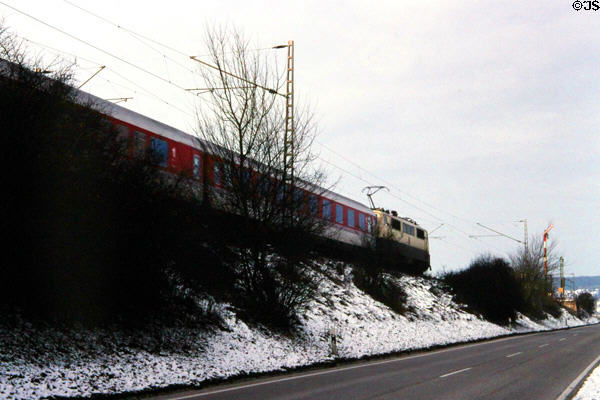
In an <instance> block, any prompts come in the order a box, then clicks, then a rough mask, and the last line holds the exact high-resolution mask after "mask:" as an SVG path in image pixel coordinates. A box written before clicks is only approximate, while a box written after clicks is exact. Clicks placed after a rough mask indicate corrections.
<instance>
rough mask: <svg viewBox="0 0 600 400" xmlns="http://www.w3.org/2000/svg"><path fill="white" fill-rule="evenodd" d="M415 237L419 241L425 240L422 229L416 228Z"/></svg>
mask: <svg viewBox="0 0 600 400" xmlns="http://www.w3.org/2000/svg"><path fill="white" fill-rule="evenodd" d="M417 237H418V238H419V239H425V231H424V230H423V229H419V228H417Z"/></svg>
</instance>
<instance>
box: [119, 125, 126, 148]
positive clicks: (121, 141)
mask: <svg viewBox="0 0 600 400" xmlns="http://www.w3.org/2000/svg"><path fill="white" fill-rule="evenodd" d="M117 142H118V143H119V145H120V146H123V147H122V148H123V149H127V148H129V128H128V127H126V126H125V125H117Z"/></svg>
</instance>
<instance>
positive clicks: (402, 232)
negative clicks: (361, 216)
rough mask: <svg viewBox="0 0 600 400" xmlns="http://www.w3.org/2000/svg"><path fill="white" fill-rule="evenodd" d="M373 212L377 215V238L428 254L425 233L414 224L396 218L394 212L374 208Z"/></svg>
mask: <svg viewBox="0 0 600 400" xmlns="http://www.w3.org/2000/svg"><path fill="white" fill-rule="evenodd" d="M373 212H374V213H375V214H376V215H377V236H378V237H380V238H384V239H390V240H393V241H395V242H398V243H402V244H405V245H407V246H410V247H414V248H416V249H420V250H424V251H426V252H429V240H428V238H427V232H426V231H425V230H424V229H423V228H421V227H420V226H419V225H418V224H417V223H416V222H414V221H413V220H411V219H408V218H402V217H398V215H397V214H396V212H395V211H392V212H391V213H390V212H389V211H386V210H382V209H377V208H376V209H374V210H373Z"/></svg>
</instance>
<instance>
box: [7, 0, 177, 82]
mask: <svg viewBox="0 0 600 400" xmlns="http://www.w3.org/2000/svg"><path fill="white" fill-rule="evenodd" d="M0 4H2V5H3V6H5V7H8V8H10V9H11V10H14V11H16V12H18V13H20V14H22V15H24V16H26V17H28V18H31V19H33V20H34V21H37V22H39V23H40V24H42V25H44V26H47V27H49V28H51V29H54V30H55V31H57V32H60V33H62V34H63V35H65V36H68V37H70V38H71V39H73V40H76V41H78V42H80V43H83V44H85V45H86V46H89V47H91V48H93V49H95V50H97V51H99V52H101V53H104V54H106V55H108V56H110V57H112V58H115V59H117V60H119V61H121V62H123V63H125V64H127V65H129V66H130V67H133V68H135V69H137V70H139V71H141V72H143V73H145V74H147V75H150V76H153V77H154V78H156V79H159V80H161V81H163V82H165V83H167V84H169V85H171V86H174V87H176V88H178V89H181V90H183V91H185V92H186V93H188V92H187V91H186V90H185V88H184V87H183V86H181V85H179V84H177V83H175V82H172V81H170V80H168V79H165V78H163V77H162V76H160V75H157V74H155V73H154V72H152V71H148V70H147V69H145V68H142V67H140V66H139V65H136V64H133V63H131V62H129V61H127V60H125V59H123V58H122V57H119V56H117V55H114V54H112V53H110V52H108V51H106V50H104V49H102V48H100V47H98V46H96V45H94V44H92V43H90V42H88V41H86V40H83V39H80V38H78V37H77V36H75V35H72V34H70V33H68V32H66V31H64V30H62V29H60V28H58V27H56V26H54V25H52V24H49V23H47V22H45V21H43V20H41V19H39V18H37V17H34V16H33V15H31V14H28V13H26V12H25V11H21V10H19V9H17V8H15V7H13V6H11V5H9V4H6V3H4V2H3V1H0Z"/></svg>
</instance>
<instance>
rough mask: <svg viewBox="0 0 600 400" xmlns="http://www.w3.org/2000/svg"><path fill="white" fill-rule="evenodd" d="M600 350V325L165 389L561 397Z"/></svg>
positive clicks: (223, 394) (177, 398)
mask: <svg viewBox="0 0 600 400" xmlns="http://www.w3.org/2000/svg"><path fill="white" fill-rule="evenodd" d="M598 355H600V325H592V326H585V327H580V328H573V329H569V330H561V331H553V332H542V333H537V334H532V335H525V336H512V337H507V338H502V339H497V340H492V341H489V342H482V343H475V344H471V345H464V346H458V347H452V348H447V349H443V350H438V351H431V352H423V353H420V354H415V355H407V356H400V357H397V358H391V359H386V360H379V361H370V362H361V363H357V364H351V365H347V366H343V367H339V368H326V369H322V370H317V371H310V372H303V373H295V374H290V375H285V376H278V377H271V378H264V379H257V380H252V381H246V382H244V383H238V384H230V385H220V386H215V387H211V388H207V389H205V390H200V391H195V392H185V393H178V394H171V395H168V396H162V397H160V398H161V399H165V400H166V399H170V400H193V399H196V400H222V399H236V400H250V399H253V400H259V399H260V400H292V399H294V400H296V399H307V400H308V399H310V400H317V399H344V400H353V399H356V400H359V399H360V400H363V399H370V400H387V399H390V400H391V399H394V400H397V399H529V400H533V399H540V400H548V399H556V398H557V397H559V396H560V395H561V393H562V392H563V391H564V390H565V389H566V388H567V387H568V386H569V385H570V384H571V383H572V382H573V381H574V380H575V379H576V378H577V376H578V375H580V374H581V372H582V371H583V370H584V369H585V368H586V367H588V366H589V365H590V364H591V363H592V362H593V361H594V360H595V359H596V358H597V357H598Z"/></svg>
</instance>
